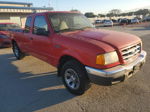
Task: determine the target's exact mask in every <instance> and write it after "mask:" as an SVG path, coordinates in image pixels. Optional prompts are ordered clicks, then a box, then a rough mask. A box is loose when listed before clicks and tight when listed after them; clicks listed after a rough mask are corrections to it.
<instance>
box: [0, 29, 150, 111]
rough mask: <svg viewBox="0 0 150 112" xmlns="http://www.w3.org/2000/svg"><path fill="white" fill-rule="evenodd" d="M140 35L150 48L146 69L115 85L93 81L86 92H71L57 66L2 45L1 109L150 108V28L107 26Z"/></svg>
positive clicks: (122, 109)
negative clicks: (17, 55) (16, 54)
mask: <svg viewBox="0 0 150 112" xmlns="http://www.w3.org/2000/svg"><path fill="white" fill-rule="evenodd" d="M104 29H109V30H117V31H122V32H128V33H132V34H135V35H137V36H140V37H141V39H142V40H143V44H144V49H145V50H146V51H147V52H148V57H147V62H146V64H145V66H144V68H143V70H142V71H141V72H139V73H137V75H135V76H133V77H132V78H131V79H129V80H127V81H125V82H123V83H119V84H117V85H113V86H102V85H96V84H92V87H91V88H90V89H89V90H88V91H87V92H86V93H85V94H84V95H82V96H74V95H72V94H70V93H69V92H68V91H67V90H66V89H65V88H64V86H63V84H62V82H61V79H60V78H59V77H57V76H56V69H55V68H53V67H52V66H50V65H48V64H47V63H45V62H42V61H40V60H38V59H36V58H34V57H32V56H28V57H26V58H24V59H23V60H21V61H16V59H15V57H14V55H13V54H12V51H11V49H10V48H6V49H0V112H32V111H36V112H150V57H149V55H150V28H148V27H147V28H145V27H113V28H104Z"/></svg>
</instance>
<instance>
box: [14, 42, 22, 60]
mask: <svg viewBox="0 0 150 112" xmlns="http://www.w3.org/2000/svg"><path fill="white" fill-rule="evenodd" d="M12 49H13V52H14V55H15V57H16V59H17V60H21V59H23V58H24V57H25V54H24V53H23V52H22V51H21V50H20V48H19V47H18V45H17V43H16V42H13V44H12Z"/></svg>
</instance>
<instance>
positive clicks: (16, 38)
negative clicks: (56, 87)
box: [12, 11, 147, 94]
mask: <svg viewBox="0 0 150 112" xmlns="http://www.w3.org/2000/svg"><path fill="white" fill-rule="evenodd" d="M12 45H13V52H14V54H15V56H16V58H17V59H22V58H23V57H24V56H25V55H26V54H30V55H32V56H35V57H37V58H39V59H41V60H43V61H45V62H47V63H49V64H51V65H53V66H55V67H57V68H58V75H59V76H62V79H63V82H64V85H65V86H66V88H67V89H68V90H69V91H70V92H71V93H73V94H83V93H84V92H85V91H86V90H87V89H88V88H89V87H90V82H91V78H90V76H91V75H94V76H96V77H102V78H103V79H104V80H106V82H109V83H110V84H113V83H115V82H122V81H124V80H126V79H128V78H130V77H131V76H132V75H133V74H135V73H136V72H137V71H139V70H140V68H141V67H142V66H143V64H144V62H145V59H146V55H147V54H146V52H145V51H144V50H142V41H141V39H140V38H139V37H137V36H134V35H131V34H127V33H121V32H114V31H107V30H102V29H96V28H95V27H94V26H93V25H92V24H91V23H90V21H89V20H88V19H87V18H86V17H85V16H84V15H83V14H81V13H78V12H61V11H59V12H57V11H56V12H45V13H36V14H32V15H30V16H28V17H27V20H26V25H25V28H24V31H23V32H15V33H14V34H13V38H12Z"/></svg>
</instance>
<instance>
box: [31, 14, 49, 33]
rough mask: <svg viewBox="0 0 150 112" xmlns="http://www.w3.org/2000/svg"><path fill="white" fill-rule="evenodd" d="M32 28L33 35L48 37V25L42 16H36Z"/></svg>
mask: <svg viewBox="0 0 150 112" xmlns="http://www.w3.org/2000/svg"><path fill="white" fill-rule="evenodd" d="M33 27H34V28H33V34H36V35H43V36H48V34H49V31H48V25H47V22H46V20H45V17H44V16H36V17H35V21H34V26H33Z"/></svg>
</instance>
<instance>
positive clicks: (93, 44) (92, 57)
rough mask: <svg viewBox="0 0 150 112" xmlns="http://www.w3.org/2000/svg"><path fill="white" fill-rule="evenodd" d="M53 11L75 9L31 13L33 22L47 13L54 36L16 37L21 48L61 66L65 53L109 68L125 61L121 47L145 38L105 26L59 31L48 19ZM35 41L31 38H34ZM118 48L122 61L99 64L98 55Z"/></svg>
mask: <svg viewBox="0 0 150 112" xmlns="http://www.w3.org/2000/svg"><path fill="white" fill-rule="evenodd" d="M49 13H72V12H46V13H39V14H33V15H31V16H32V17H33V20H32V25H31V26H33V23H34V18H35V16H36V15H44V16H45V18H46V20H47V23H48V27H49V30H50V32H51V33H50V35H49V36H48V37H45V36H37V35H35V34H32V30H33V28H31V29H30V33H28V34H27V33H21V32H16V33H14V34H13V40H14V41H16V42H17V44H18V46H19V48H20V49H21V50H22V51H23V52H25V53H28V54H31V55H33V56H35V57H37V58H39V59H42V60H44V61H45V62H48V63H49V64H51V65H53V66H56V67H57V66H58V65H59V60H60V59H61V57H63V56H72V57H73V58H75V59H77V60H78V61H80V62H81V63H82V64H84V65H86V66H90V67H93V68H98V69H107V68H111V67H114V66H117V65H120V64H125V62H124V61H123V59H122V56H121V53H120V51H121V49H123V48H125V47H127V46H130V45H133V44H136V43H141V40H140V39H139V38H138V37H136V36H134V35H130V34H126V33H120V32H114V31H106V30H101V29H95V28H89V29H85V30H84V31H83V30H82V31H81V30H77V31H72V32H64V33H55V32H54V30H53V28H52V26H51V23H50V21H49V19H48V14H49ZM31 37H32V38H33V40H30V38H31ZM112 51H117V53H118V56H119V62H117V63H113V64H110V65H106V66H102V65H97V64H96V56H97V55H98V54H103V53H107V52H112Z"/></svg>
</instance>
